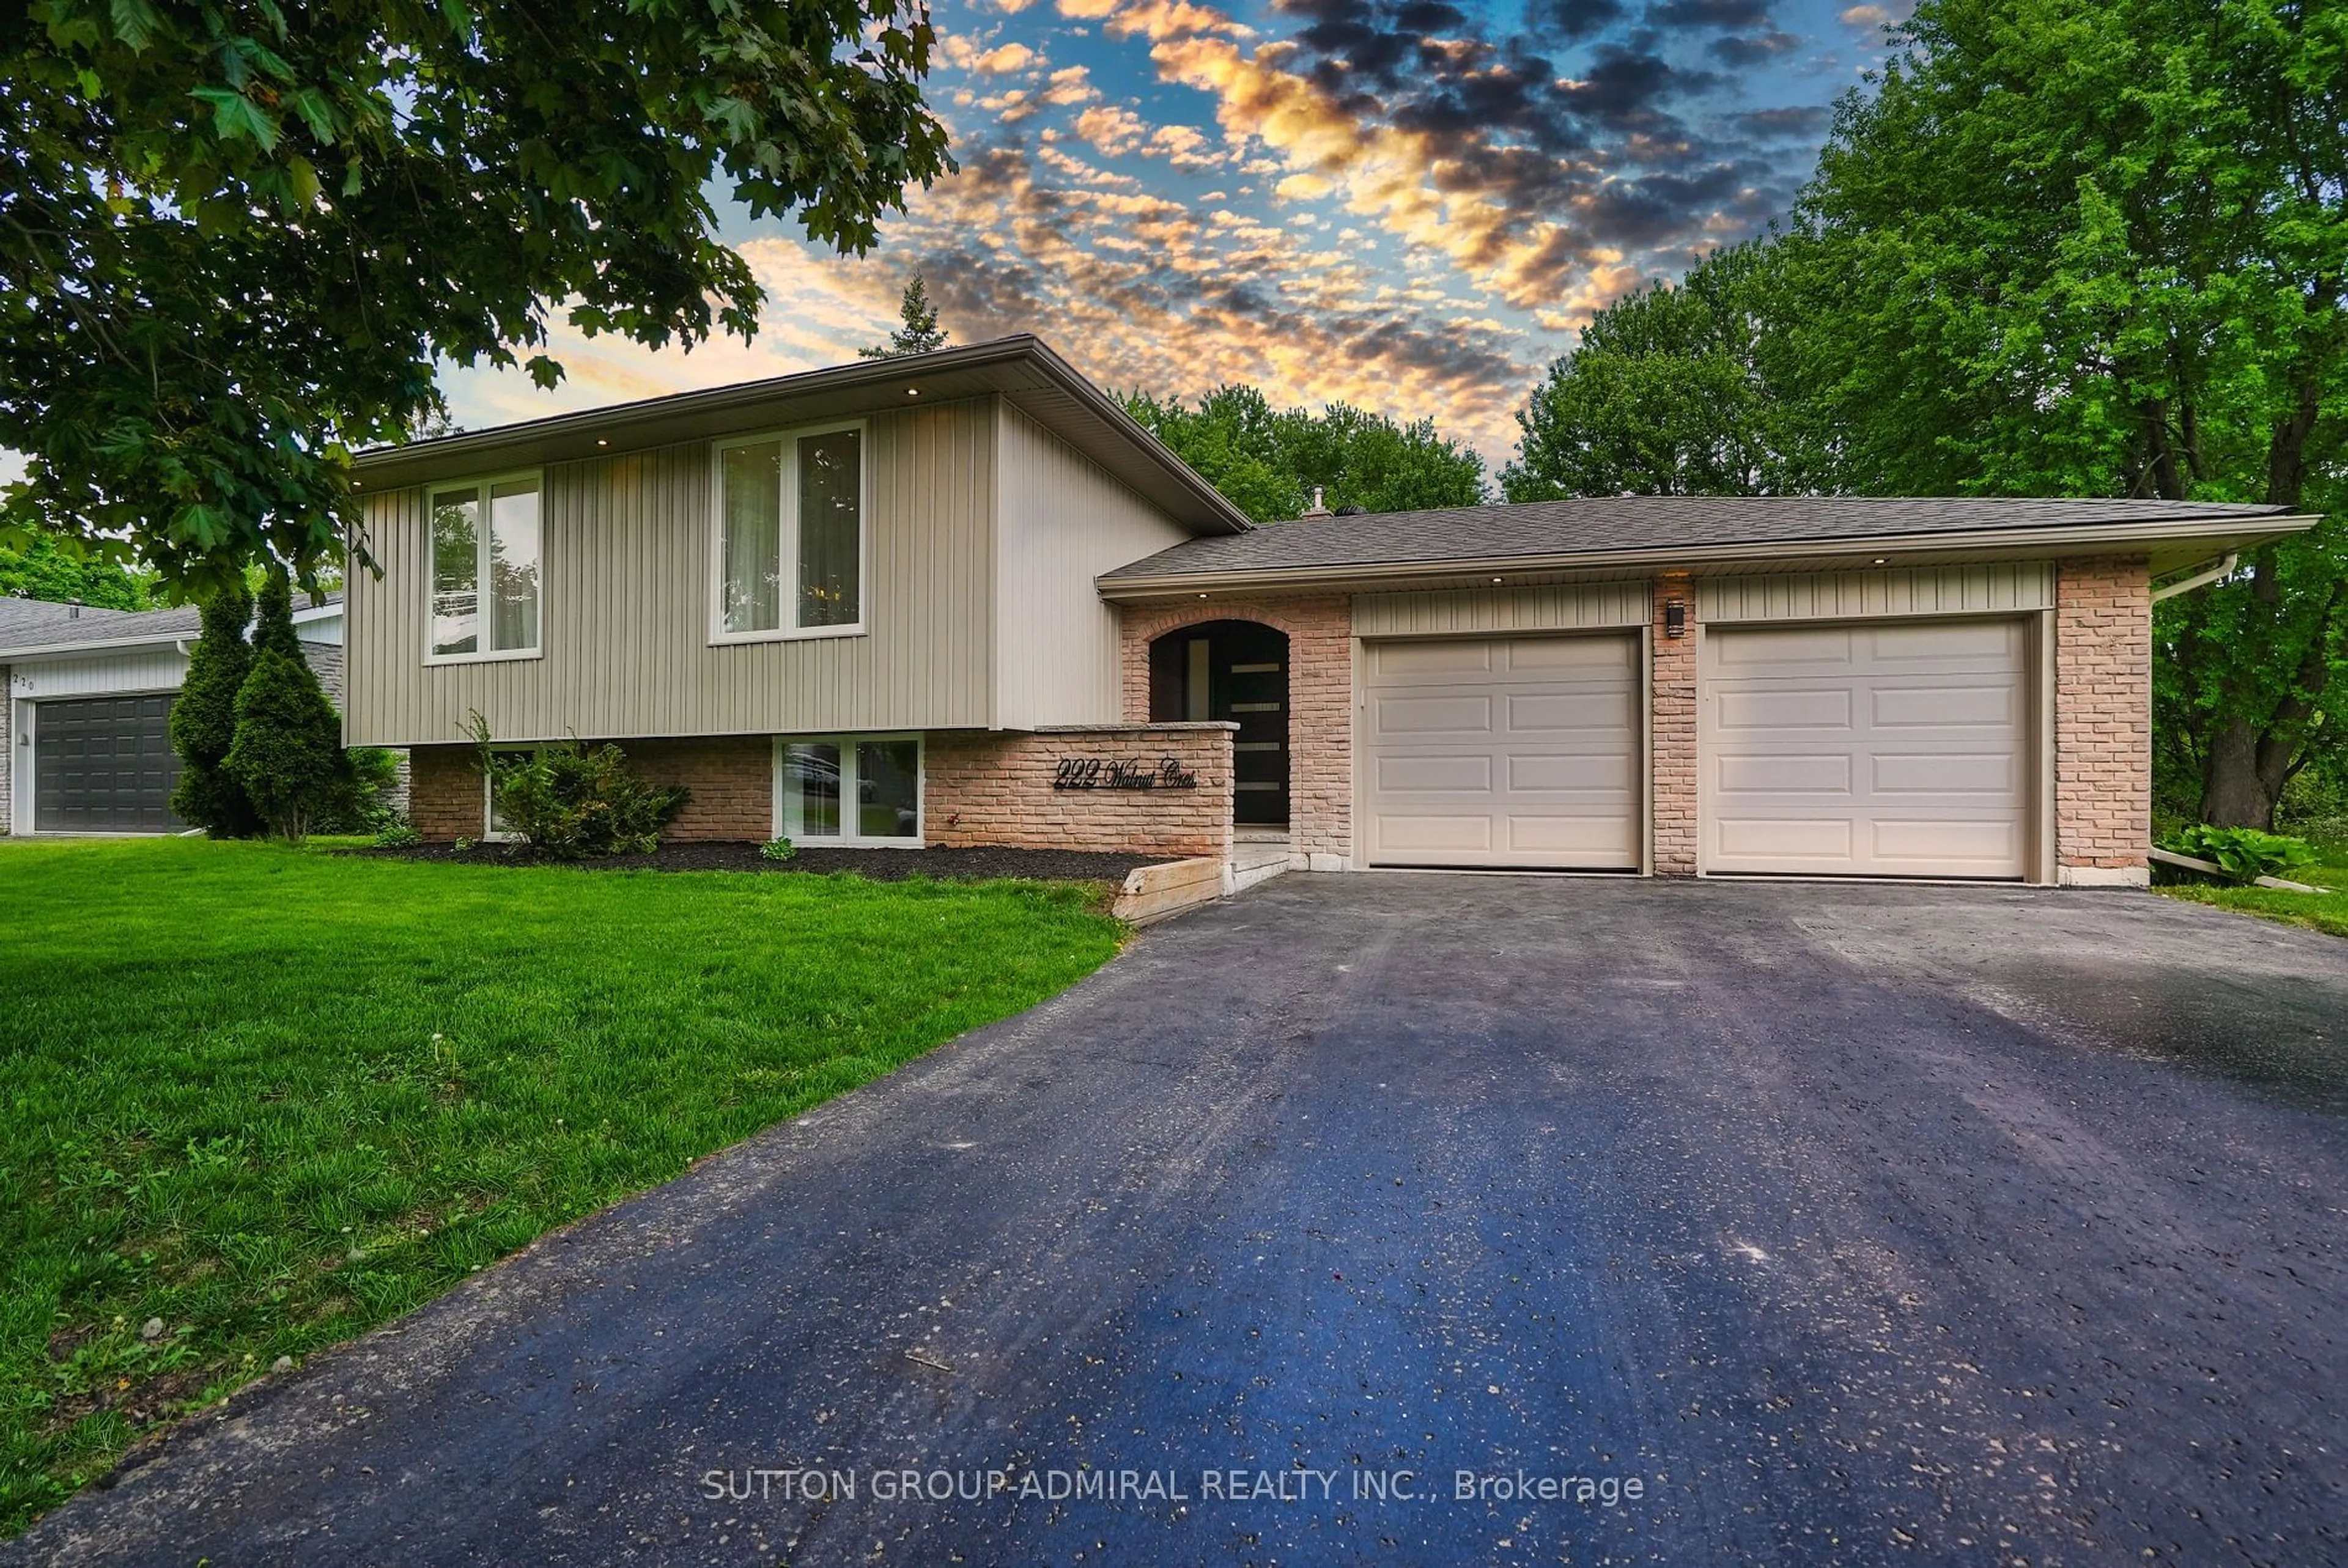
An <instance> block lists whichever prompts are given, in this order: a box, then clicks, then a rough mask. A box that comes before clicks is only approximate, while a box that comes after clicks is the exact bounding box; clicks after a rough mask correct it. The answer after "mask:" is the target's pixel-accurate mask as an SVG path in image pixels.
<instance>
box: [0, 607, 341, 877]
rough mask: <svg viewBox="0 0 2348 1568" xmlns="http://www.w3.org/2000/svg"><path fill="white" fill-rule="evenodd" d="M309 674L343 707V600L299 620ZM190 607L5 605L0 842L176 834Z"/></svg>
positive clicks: (1, 618)
mask: <svg viewBox="0 0 2348 1568" xmlns="http://www.w3.org/2000/svg"><path fill="white" fill-rule="evenodd" d="M293 629H294V630H295V632H296V633H298V634H299V635H300V637H301V640H302V651H303V653H304V656H305V657H307V658H308V660H309V661H310V667H311V668H312V669H313V670H314V671H317V672H318V679H319V682H320V683H321V684H323V685H324V687H325V688H326V692H327V695H329V696H331V697H333V698H335V700H336V701H337V702H339V701H341V698H342V686H343V649H342V642H343V606H342V600H341V598H340V596H339V595H336V596H330V597H329V600H328V601H327V602H326V603H324V604H323V605H316V606H308V607H304V608H302V609H298V610H295V611H294V612H293ZM198 630H200V628H199V625H198V617H197V612H196V611H195V610H193V609H181V610H100V609H98V608H97V607H96V606H94V605H80V604H53V603H50V602H48V601H46V600H31V599H0V692H5V693H6V701H5V702H0V833H10V834H16V835H27V834H34V833H104V834H137V833H150V834H151V833H177V832H180V831H181V830H182V829H183V828H184V827H185V824H183V823H181V822H180V819H179V818H177V817H175V816H173V815H171V786H172V785H173V784H176V783H177V782H178V780H179V776H180V759H179V755H178V753H175V752H173V751H172V749H171V736H170V717H171V703H172V702H173V701H174V700H175V699H176V698H177V697H178V695H179V691H180V682H182V681H184V680H186V678H187V673H188V652H189V651H190V650H191V649H192V648H193V647H194V646H195V643H196V636H197V632H198Z"/></svg>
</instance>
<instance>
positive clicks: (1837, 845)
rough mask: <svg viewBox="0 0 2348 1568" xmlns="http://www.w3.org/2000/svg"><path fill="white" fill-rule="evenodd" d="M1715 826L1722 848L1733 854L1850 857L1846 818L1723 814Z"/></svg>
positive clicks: (1817, 859) (1826, 858)
mask: <svg viewBox="0 0 2348 1568" xmlns="http://www.w3.org/2000/svg"><path fill="white" fill-rule="evenodd" d="M1718 826H1719V829H1720V846H1721V849H1722V851H1723V852H1724V853H1725V854H1728V855H1732V856H1767V857H1773V858H1783V859H1790V860H1808V861H1812V862H1818V863H1827V862H1838V861H1843V860H1848V859H1849V858H1850V849H1851V837H1852V828H1853V825H1852V824H1851V823H1850V822H1849V821H1847V820H1834V819H1827V818H1817V817H1810V818H1801V817H1777V816H1724V817H1722V818H1720V819H1719V820H1718Z"/></svg>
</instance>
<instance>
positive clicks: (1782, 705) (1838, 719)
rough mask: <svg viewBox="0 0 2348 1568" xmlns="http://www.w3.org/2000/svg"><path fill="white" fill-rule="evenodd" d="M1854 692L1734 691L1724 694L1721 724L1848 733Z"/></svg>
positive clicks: (1733, 727)
mask: <svg viewBox="0 0 2348 1568" xmlns="http://www.w3.org/2000/svg"><path fill="white" fill-rule="evenodd" d="M1850 695H1851V694H1850V692H1849V691H1847V690H1844V689H1842V688H1839V687H1831V688H1826V689H1819V688H1817V687H1806V688H1796V689H1794V690H1790V691H1770V690H1766V689H1765V690H1743V689H1738V690H1731V691H1725V692H1722V693H1721V694H1720V715H1719V724H1720V728H1721V729H1723V730H1724V731H1737V730H1848V729H1849V728H1850V723H1851V718H1850V715H1851V702H1850Z"/></svg>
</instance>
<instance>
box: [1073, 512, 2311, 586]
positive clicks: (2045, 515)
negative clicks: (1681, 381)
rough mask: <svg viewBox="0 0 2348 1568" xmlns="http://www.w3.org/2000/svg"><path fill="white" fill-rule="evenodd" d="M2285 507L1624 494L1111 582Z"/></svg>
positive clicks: (1278, 547) (1272, 547)
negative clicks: (1225, 573) (1226, 573)
mask: <svg viewBox="0 0 2348 1568" xmlns="http://www.w3.org/2000/svg"><path fill="white" fill-rule="evenodd" d="M2286 510H2287V508H2285V507H2268V506H2244V505H2239V504H2237V505H2219V504H2216V503H2203V502H2178V501H2094V500H2085V501H2081V500H2062V501H2049V500H2003V499H1978V498H1952V499H1878V498H1871V497H1839V496H1838V497H1810V496H1719V497H1714V496H1622V497H1597V498H1592V499H1587V500H1572V501H1530V502H1523V503H1519V504H1517V505H1512V506H1491V507H1445V508H1442V509H1439V510H1436V511H1426V512H1373V513H1365V514H1362V515H1359V516H1355V517H1350V518H1310V519H1306V520H1301V521H1298V522H1292V523H1272V524H1270V525H1267V526H1265V527H1263V528H1257V529H1255V530H1253V531H1252V532H1250V533H1244V534H1235V535H1231V536H1228V537H1224V538H1199V539H1191V540H1189V541H1187V542H1185V543H1182V544H1179V545H1175V546H1173V547H1172V548H1169V549H1164V550H1160V551H1159V553H1158V554H1156V555H1153V556H1149V557H1147V558H1145V559H1141V560H1138V561H1134V562H1132V563H1130V564H1129V565H1126V566H1121V567H1118V568H1117V569H1116V570H1114V571H1111V572H1107V573H1104V574H1103V578H1104V580H1107V579H1117V578H1156V577H1188V576H1191V575H1204V574H1211V573H1217V572H1232V573H1242V572H1262V571H1282V570H1294V569H1309V568H1314V567H1352V566H1358V567H1376V566H1391V565H1419V564H1430V565H1431V564H1438V563H1441V562H1444V561H1450V560H1499V559H1507V558H1509V557H1512V556H1528V557H1545V556H1571V555H1585V554H1587V555H1597V554H1612V553H1614V552H1618V551H1633V550H1669V549H1686V548H1702V547H1714V546H1736V545H1786V546H1796V545H1802V544H1815V543H1832V542H1837V541H1843V540H1851V539H1865V538H1894V537H1908V536H1917V535H1933V534H1952V535H1953V534H1970V533H1986V532H1994V531H1997V530H2000V529H2037V528H2095V527H2103V526H2107V525H2111V524H2136V523H2147V524H2149V523H2168V522H2190V521H2195V520H2200V519H2211V518H2222V519H2235V520H2248V519H2251V518H2260V517H2272V516H2277V515H2281V514H2282V513H2284V512H2285V511H2286Z"/></svg>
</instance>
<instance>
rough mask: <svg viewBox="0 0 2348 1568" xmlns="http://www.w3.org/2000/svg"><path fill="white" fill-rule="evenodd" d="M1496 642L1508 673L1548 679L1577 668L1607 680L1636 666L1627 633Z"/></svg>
mask: <svg viewBox="0 0 2348 1568" xmlns="http://www.w3.org/2000/svg"><path fill="white" fill-rule="evenodd" d="M1498 647H1499V648H1500V650H1502V652H1501V655H1500V657H1501V659H1502V660H1503V661H1504V663H1503V666H1502V667H1503V668H1504V669H1505V670H1506V671H1508V672H1509V674H1511V675H1535V676H1539V677H1540V678H1542V679H1544V680H1550V679H1556V678H1560V677H1562V676H1566V675H1568V674H1570V672H1573V671H1581V672H1586V673H1587V674H1589V675H1590V676H1591V678H1593V679H1596V680H1601V681H1607V680H1619V678H1620V677H1621V676H1622V675H1624V674H1626V673H1632V672H1634V671H1636V669H1637V667H1638V658H1637V651H1638V645H1637V644H1636V643H1635V642H1633V641H1632V640H1631V639H1630V638H1627V637H1529V638H1523V639H1520V640H1519V641H1514V642H1503V643H1500V644H1498Z"/></svg>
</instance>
